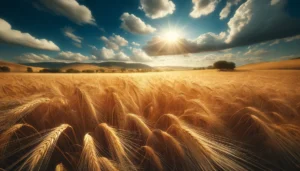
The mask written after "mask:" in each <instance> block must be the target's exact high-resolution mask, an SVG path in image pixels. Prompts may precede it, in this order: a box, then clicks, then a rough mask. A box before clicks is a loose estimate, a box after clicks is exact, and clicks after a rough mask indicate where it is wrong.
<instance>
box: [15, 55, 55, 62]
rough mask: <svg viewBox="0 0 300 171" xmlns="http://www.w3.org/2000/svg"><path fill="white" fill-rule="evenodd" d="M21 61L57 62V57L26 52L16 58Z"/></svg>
mask: <svg viewBox="0 0 300 171" xmlns="http://www.w3.org/2000/svg"><path fill="white" fill-rule="evenodd" d="M16 60H17V61H18V62H21V63H36V62H56V59H54V58H51V57H49V56H47V55H44V54H34V53H26V54H23V55H21V56H18V57H17V58H16Z"/></svg>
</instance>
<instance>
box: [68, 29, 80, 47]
mask: <svg viewBox="0 0 300 171" xmlns="http://www.w3.org/2000/svg"><path fill="white" fill-rule="evenodd" d="M63 34H64V35H65V36H66V37H68V38H70V39H71V40H73V45H74V46H76V47H79V48H81V42H82V40H83V38H82V37H79V36H77V35H75V34H74V30H73V29H72V28H71V27H66V28H64V29H63Z"/></svg>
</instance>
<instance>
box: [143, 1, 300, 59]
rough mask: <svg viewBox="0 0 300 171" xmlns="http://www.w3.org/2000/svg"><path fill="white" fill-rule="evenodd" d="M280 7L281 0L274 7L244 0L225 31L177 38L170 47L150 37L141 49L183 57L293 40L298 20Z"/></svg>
mask: <svg viewBox="0 0 300 171" xmlns="http://www.w3.org/2000/svg"><path fill="white" fill-rule="evenodd" d="M197 2H198V1H197ZM210 2H212V1H210ZM284 5H285V1H284V0H281V1H280V2H278V3H277V4H276V5H271V4H270V0H247V1H246V2H244V3H243V4H242V5H241V6H240V7H239V8H238V9H237V10H236V12H235V14H234V16H233V17H232V18H231V19H230V20H229V22H228V23H227V25H228V29H227V31H226V32H223V33H221V34H214V33H206V34H203V35H200V36H199V37H198V38H197V39H195V40H187V39H180V40H179V41H178V42H177V43H176V44H175V45H172V46H169V45H168V43H167V42H166V41H164V40H163V39H159V38H156V37H154V38H153V39H152V40H151V41H149V42H148V43H147V45H146V46H145V47H144V48H143V49H144V50H145V51H146V52H147V53H148V54H149V55H154V56H160V55H170V54H186V53H198V52H205V51H217V50H223V49H228V48H233V47H238V46H245V45H251V44H256V43H261V42H267V41H271V40H276V39H284V38H288V37H295V36H297V35H299V34H300V21H299V20H298V19H294V18H291V17H289V16H288V14H286V13H285V10H284V7H285V6H284ZM295 39H296V38H293V40H295Z"/></svg>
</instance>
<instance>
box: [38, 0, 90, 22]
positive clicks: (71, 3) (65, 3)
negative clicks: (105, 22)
mask: <svg viewBox="0 0 300 171" xmlns="http://www.w3.org/2000/svg"><path fill="white" fill-rule="evenodd" d="M40 2H41V3H42V4H43V5H44V6H45V7H47V8H48V9H49V10H51V11H53V12H54V13H55V14H57V15H61V16H65V17H67V18H68V19H69V20H71V21H73V22H75V23H77V24H92V25H96V23H95V19H94V17H93V15H92V12H91V11H90V10H89V9H88V8H87V7H86V6H84V5H80V4H79V3H78V2H77V1H76V0H40Z"/></svg>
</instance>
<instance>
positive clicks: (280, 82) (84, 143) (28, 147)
mask: <svg viewBox="0 0 300 171" xmlns="http://www.w3.org/2000/svg"><path fill="white" fill-rule="evenodd" d="M299 75H300V71H236V72H218V71H181V72H180V71H176V72H161V73H132V74H57V75H55V74H25V73H23V74H22V73H19V74H17V73H16V74H2V75H0V133H1V134H0V168H2V170H32V171H38V170H41V171H44V170H57V171H64V170H69V171H72V170H80V171H81V170H82V171H90V170H91V171H100V170H101V171H115V170H123V171H130V170H136V171H137V170H149V171H175V170H177V171H194V170H195V171H198V170H204V171H209V170H237V171H242V170H299V169H300V128H299V127H300V116H299V115H300V76H299ZM0 170H1V169H0Z"/></svg>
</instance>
